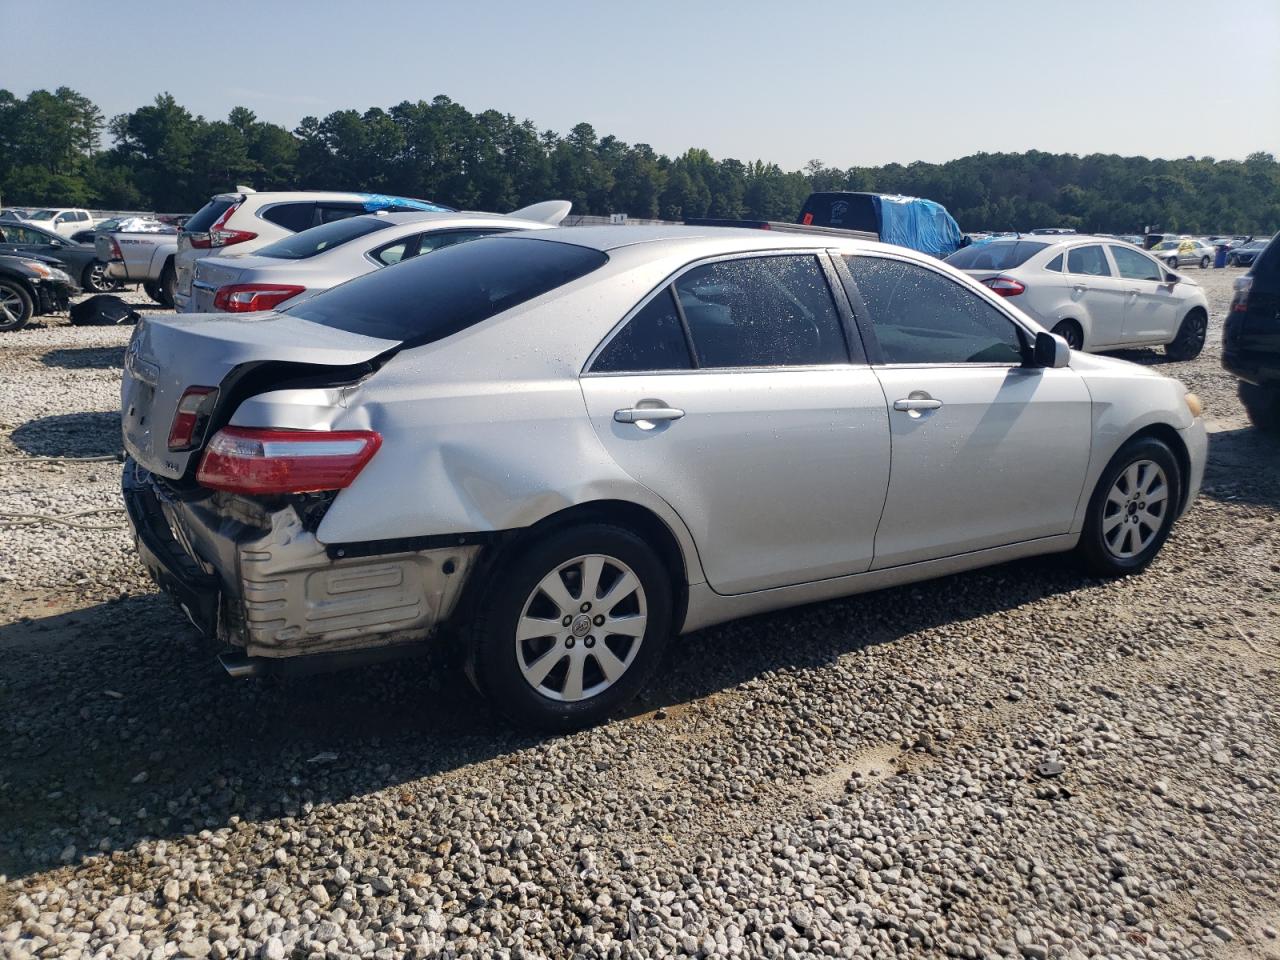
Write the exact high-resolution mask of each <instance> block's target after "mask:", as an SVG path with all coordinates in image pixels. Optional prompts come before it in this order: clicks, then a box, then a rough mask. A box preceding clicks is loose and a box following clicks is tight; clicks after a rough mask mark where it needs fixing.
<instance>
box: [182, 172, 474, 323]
mask: <svg viewBox="0 0 1280 960" xmlns="http://www.w3.org/2000/svg"><path fill="white" fill-rule="evenodd" d="M375 210H425V211H429V212H434V213H452V212H453V208H452V207H446V206H444V205H443V204H439V203H431V202H429V201H427V200H415V199H409V198H404V197H387V196H383V195H381V194H371V193H346V192H340V193H333V192H320V191H307V190H289V191H270V192H267V191H264V192H262V193H258V192H256V191H254V190H252V189H250V188H249V187H236V192H235V193H220V194H218V195H217V196H215V197H213V198H212V199H211V200H210V201H209V202H208V203H206V204H205V205H204V206H203V207H201V208H200V209H199V210H198V211H197V212H196V213H195V215H194V216H192V218H191V219H190V220H188V221H187V222H186V223H185V224H184V225H183V227H182V231H181V232H180V233H179V234H178V252H177V254H176V255H175V257H174V260H173V267H172V269H173V270H174V276H173V277H165V276H162V277H160V279H159V281H158V282H159V284H160V286H161V287H162V288H171V289H172V290H173V302H174V305H175V306H176V307H177V309H178V310H179V311H186V312H190V311H191V309H192V308H191V305H190V300H191V280H192V278H193V276H194V273H195V262H196V261H197V260H199V259H200V258H202V257H216V256H218V255H219V254H221V253H224V252H225V253H228V254H231V253H236V254H244V253H252V252H253V251H254V250H257V249H258V248H260V247H265V246H266V245H267V244H269V243H274V242H275V241H277V240H281V239H283V238H285V237H287V236H289V235H290V234H294V233H299V232H301V231H303V230H308V229H310V228H311V227H318V226H320V224H322V223H331V222H333V221H334V220H345V219H346V218H348V217H358V216H360V215H362V214H365V213H372V212H373V211H375Z"/></svg>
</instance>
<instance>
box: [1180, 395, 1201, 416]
mask: <svg viewBox="0 0 1280 960" xmlns="http://www.w3.org/2000/svg"><path fill="white" fill-rule="evenodd" d="M1182 399H1183V400H1185V401H1186V403H1187V409H1188V410H1190V411H1191V415H1192V416H1193V417H1198V416H1200V415H1201V414H1202V413H1204V404H1203V403H1201V402H1200V398H1199V397H1197V396H1196V395H1195V394H1194V393H1186V394H1183V397H1182Z"/></svg>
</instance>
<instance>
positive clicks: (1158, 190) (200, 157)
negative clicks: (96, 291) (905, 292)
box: [0, 87, 1280, 234]
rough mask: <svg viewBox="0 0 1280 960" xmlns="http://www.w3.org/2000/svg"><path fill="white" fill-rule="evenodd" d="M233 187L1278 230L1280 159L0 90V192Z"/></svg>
mask: <svg viewBox="0 0 1280 960" xmlns="http://www.w3.org/2000/svg"><path fill="white" fill-rule="evenodd" d="M236 184H247V185H251V186H253V187H254V188H256V189H258V190H280V189H326V190H367V191H373V192H377V193H388V194H395V195H401V196H411V197H420V198H423V199H430V200H435V201H439V202H441V203H446V204H449V205H450V206H455V207H459V208H463V209H473V210H494V211H506V210H511V209H514V208H516V207H519V206H524V205H525V204H529V203H535V202H537V201H539V200H546V199H552V198H556V199H566V200H571V201H572V202H573V208H574V212H575V213H580V214H581V213H586V214H608V213H626V214H628V215H630V216H632V217H641V218H662V219H669V220H679V219H683V218H685V217H708V216H709V217H726V218H751V219H766V220H791V219H794V218H795V216H796V214H797V213H798V211H799V209H800V205H801V203H802V201H803V200H804V198H805V196H806V195H807V194H808V193H809V192H810V191H811V190H870V191H876V192H880V193H903V194H909V195H913V196H921V197H928V198H929V199H932V200H936V201H938V202H939V203H942V204H943V205H945V206H946V207H947V208H948V209H949V210H950V211H951V213H952V215H953V216H955V218H956V220H957V221H958V222H959V223H960V226H961V227H962V229H965V230H1023V231H1025V230H1030V229H1033V228H1035V227H1043V226H1060V227H1074V228H1076V229H1078V230H1082V231H1098V232H1107V233H1131V232H1137V231H1140V230H1141V229H1142V228H1143V227H1144V226H1146V225H1151V226H1153V227H1157V228H1160V229H1163V230H1170V231H1181V232H1189V233H1210V232H1218V231H1222V232H1232V233H1253V234H1267V233H1271V232H1272V231H1275V230H1276V229H1277V227H1280V164H1278V163H1277V162H1276V159H1275V157H1274V156H1273V155H1271V154H1270V153H1264V152H1257V153H1253V154H1250V155H1249V156H1248V157H1247V158H1246V159H1245V160H1243V161H1237V160H1215V159H1213V158H1212V157H1199V158H1196V157H1186V158H1183V159H1177V160H1161V159H1148V158H1146V157H1121V156H1116V155H1112V154H1090V155H1088V156H1084V157H1081V156H1076V155H1075V154H1060V153H1059V154H1054V153H1043V152H1040V151H1037V150H1031V151H1027V152H1025V153H978V154H974V155H972V156H968V157H963V158H961V159H958V160H952V161H948V162H947V163H940V164H939V163H921V162H916V163H911V164H907V165H905V166H904V165H902V164H898V163H890V164H887V165H884V166H879V167H858V166H854V167H848V168H843V169H842V168H839V167H831V166H827V165H825V164H824V163H823V162H822V161H820V160H811V161H810V162H809V163H808V164H806V165H805V168H804V169H803V170H793V171H785V170H783V169H782V168H781V167H779V166H778V165H777V164H776V163H770V162H767V161H765V160H758V159H757V160H752V161H748V162H743V161H741V160H736V159H732V158H726V159H720V160H717V159H715V158H714V157H712V156H711V154H710V153H708V152H707V151H706V150H703V149H700V148H691V149H689V150H687V151H685V152H684V153H683V154H681V155H679V156H676V157H669V156H667V155H665V154H660V153H658V152H657V151H655V150H654V149H653V148H652V147H651V146H650V145H649V144H647V143H634V144H629V143H624V142H623V141H621V140H619V139H618V138H617V137H614V136H603V137H602V136H598V135H597V133H596V131H595V129H594V128H593V127H592V126H591V125H590V124H587V123H580V124H578V125H577V126H575V127H574V128H573V129H572V130H570V131H569V132H568V133H567V134H564V135H561V134H558V133H556V132H554V131H550V130H544V131H540V130H538V128H537V127H536V126H535V125H534V124H533V122H532V121H530V120H518V119H517V118H515V117H513V116H511V115H510V114H504V113H499V112H498V111H496V110H485V111H483V112H481V113H472V112H471V111H469V110H467V109H466V108H465V107H463V106H462V105H461V104H458V103H455V102H454V101H453V100H451V99H449V98H448V97H445V96H437V97H435V98H434V99H433V100H431V101H429V102H428V101H425V100H418V101H414V102H411V101H408V100H406V101H403V102H401V103H398V104H396V105H395V106H392V107H390V108H387V109H383V108H381V107H370V108H369V109H367V110H365V111H364V112H360V111H358V110H336V111H334V112H333V113H330V114H329V115H328V116H326V117H323V118H319V117H310V116H309V117H304V118H303V119H302V121H301V122H300V123H299V124H298V126H297V127H296V128H295V129H293V130H288V129H286V128H284V127H282V126H280V125H278V124H274V123H267V122H264V121H262V120H259V119H258V118H257V116H256V115H255V114H254V113H253V111H252V110H249V109H247V108H245V107H236V108H235V109H233V110H232V111H231V112H230V114H228V116H227V118H226V119H225V120H207V119H205V118H204V117H202V116H194V115H192V113H191V112H190V111H189V110H187V109H185V108H184V107H182V106H181V105H180V104H179V103H178V102H177V101H176V100H175V99H174V98H173V97H172V96H171V95H170V94H168V93H164V94H161V95H159V96H157V97H156V98H155V101H154V102H153V103H151V104H148V105H146V106H142V107H139V108H137V109H136V110H134V111H132V112H131V113H124V114H120V115H119V116H116V117H112V118H111V119H110V120H108V119H106V118H105V117H104V116H103V114H102V112H101V111H100V110H99V109H98V107H97V106H96V105H95V104H94V103H93V102H92V101H91V100H90V99H89V98H88V97H85V96H84V95H83V94H80V93H78V92H76V91H75V90H71V89H69V88H67V87H60V88H58V89H57V90H55V91H53V92H52V93H50V92H49V91H47V90H35V91H33V92H31V93H30V94H29V95H28V96H26V97H25V98H19V97H17V96H15V95H14V94H13V93H11V92H10V91H8V90H3V89H0V202H3V203H4V204H5V205H6V206H30V205H51V204H57V205H60V206H88V207H96V208H101V209H119V210H154V211H158V212H168V213H184V212H185V213H189V212H192V211H194V210H197V209H199V208H200V207H201V206H203V205H204V203H205V202H206V201H207V200H208V199H209V197H210V196H211V195H212V194H214V193H219V192H222V191H226V190H230V189H232V188H233V187H234V186H235V185H236Z"/></svg>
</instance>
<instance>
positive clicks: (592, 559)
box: [515, 554, 648, 702]
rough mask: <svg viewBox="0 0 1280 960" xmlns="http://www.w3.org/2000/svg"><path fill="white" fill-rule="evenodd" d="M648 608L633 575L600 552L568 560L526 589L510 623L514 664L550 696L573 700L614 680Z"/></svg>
mask: <svg viewBox="0 0 1280 960" xmlns="http://www.w3.org/2000/svg"><path fill="white" fill-rule="evenodd" d="M647 623H648V608H647V605H646V602H645V594H644V587H643V586H642V585H641V583H640V578H639V577H637V576H636V574H635V572H634V571H633V570H632V569H631V568H630V567H629V566H627V565H626V564H625V563H623V562H622V561H621V560H618V559H617V558H616V557H610V556H606V555H603V554H587V555H585V556H580V557H575V558H574V559H572V560H569V561H567V562H565V563H563V564H561V565H560V566H558V567H556V568H555V569H554V570H552V571H551V572H549V573H548V574H547V575H546V576H545V577H543V578H542V580H540V581H539V582H538V585H537V586H536V587H534V588H533V592H532V593H530V595H529V597H528V599H527V600H526V601H525V604H524V607H523V609H522V610H521V613H520V618H519V619H518V620H517V621H516V633H515V647H516V663H517V665H518V666H519V668H520V672H521V674H523V676H524V679H525V681H526V682H527V683H528V684H529V685H530V686H531V687H533V689H534V690H536V691H537V692H538V693H539V694H541V695H542V696H544V697H547V698H548V699H551V700H559V701H564V702H575V701H579V700H587V699H590V698H591V697H595V696H598V695H599V694H601V693H603V692H604V691H605V690H607V689H609V688H610V687H611V686H613V685H614V684H615V683H617V682H618V681H619V680H620V679H621V678H622V676H623V674H625V673H626V671H627V669H628V668H629V667H630V666H631V664H632V663H633V662H634V661H635V658H636V654H637V653H639V651H640V644H641V643H642V642H643V640H644V633H645V627H646V625H647Z"/></svg>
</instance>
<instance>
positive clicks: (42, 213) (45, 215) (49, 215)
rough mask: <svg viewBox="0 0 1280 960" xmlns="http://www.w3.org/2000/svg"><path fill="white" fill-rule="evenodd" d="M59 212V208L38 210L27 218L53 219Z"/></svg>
mask: <svg viewBox="0 0 1280 960" xmlns="http://www.w3.org/2000/svg"><path fill="white" fill-rule="evenodd" d="M57 213H58V211H57V210H37V211H36V212H35V213H33V214H32V215H31V216H29V217H27V219H28V220H52V219H53V218H54V217H55V216H56V215H57Z"/></svg>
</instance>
